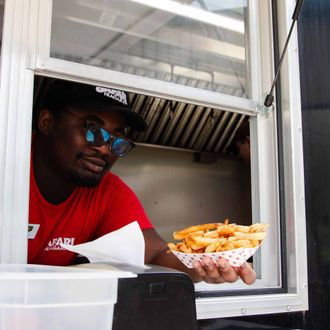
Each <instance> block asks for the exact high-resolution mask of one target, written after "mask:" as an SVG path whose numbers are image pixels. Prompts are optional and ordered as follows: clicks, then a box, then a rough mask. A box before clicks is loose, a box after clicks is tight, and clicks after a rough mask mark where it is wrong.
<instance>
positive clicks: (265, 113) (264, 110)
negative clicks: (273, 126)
mask: <svg viewBox="0 0 330 330" xmlns="http://www.w3.org/2000/svg"><path fill="white" fill-rule="evenodd" d="M257 112H258V113H259V114H260V115H261V116H262V117H263V118H269V115H270V114H271V113H272V112H274V104H272V105H271V106H269V107H266V106H265V105H264V104H262V105H258V106H257Z"/></svg>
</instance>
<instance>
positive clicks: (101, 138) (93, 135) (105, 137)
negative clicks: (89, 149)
mask: <svg viewBox="0 0 330 330" xmlns="http://www.w3.org/2000/svg"><path fill="white" fill-rule="evenodd" d="M86 140H87V142H88V143H90V144H93V145H95V146H97V147H100V146H102V145H103V144H105V143H107V142H108V141H109V140H110V133H109V132H108V131H106V130H105V129H103V128H102V127H96V126H91V127H89V128H88V130H87V132H86Z"/></svg>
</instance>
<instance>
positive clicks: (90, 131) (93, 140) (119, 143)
mask: <svg viewBox="0 0 330 330" xmlns="http://www.w3.org/2000/svg"><path fill="white" fill-rule="evenodd" d="M64 111H65V112H66V113H68V114H70V115H72V116H74V117H76V118H78V119H80V120H81V121H83V122H84V123H85V124H84V127H85V129H86V135H85V138H86V141H87V143H88V144H89V145H92V146H95V147H101V146H103V145H105V144H108V146H109V149H110V151H111V153H112V154H113V155H115V156H117V157H123V156H126V155H127V154H128V153H129V152H130V151H131V150H132V149H133V148H134V147H135V143H134V142H133V141H131V140H129V139H127V138H125V137H122V136H115V135H113V134H111V133H110V132H109V131H107V130H106V129H105V128H103V127H100V126H98V125H96V124H94V123H91V122H89V121H88V120H86V119H84V118H81V117H79V116H77V115H75V114H73V113H72V112H70V111H68V110H64Z"/></svg>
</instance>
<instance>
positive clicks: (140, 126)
mask: <svg viewBox="0 0 330 330" xmlns="http://www.w3.org/2000/svg"><path fill="white" fill-rule="evenodd" d="M119 110H120V112H121V113H122V114H123V116H124V117H125V119H126V121H127V124H128V126H129V127H131V128H133V129H135V130H137V131H140V132H144V131H145V130H146V129H147V126H148V125H147V123H146V121H145V120H144V119H143V118H142V117H141V116H140V115H139V114H137V113H136V112H134V111H132V110H125V109H119Z"/></svg>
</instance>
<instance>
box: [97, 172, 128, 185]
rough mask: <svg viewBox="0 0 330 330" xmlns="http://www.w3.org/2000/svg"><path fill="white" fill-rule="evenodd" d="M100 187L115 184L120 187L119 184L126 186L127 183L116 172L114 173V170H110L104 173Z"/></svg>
mask: <svg viewBox="0 0 330 330" xmlns="http://www.w3.org/2000/svg"><path fill="white" fill-rule="evenodd" d="M99 186H100V188H101V187H105V186H106V187H109V186H113V187H118V186H122V187H126V186H127V185H126V183H125V182H124V181H123V180H122V179H121V178H120V177H119V176H118V175H116V174H114V173H112V172H108V173H107V174H105V175H104V177H103V178H102V180H101V182H100V184H99Z"/></svg>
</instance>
